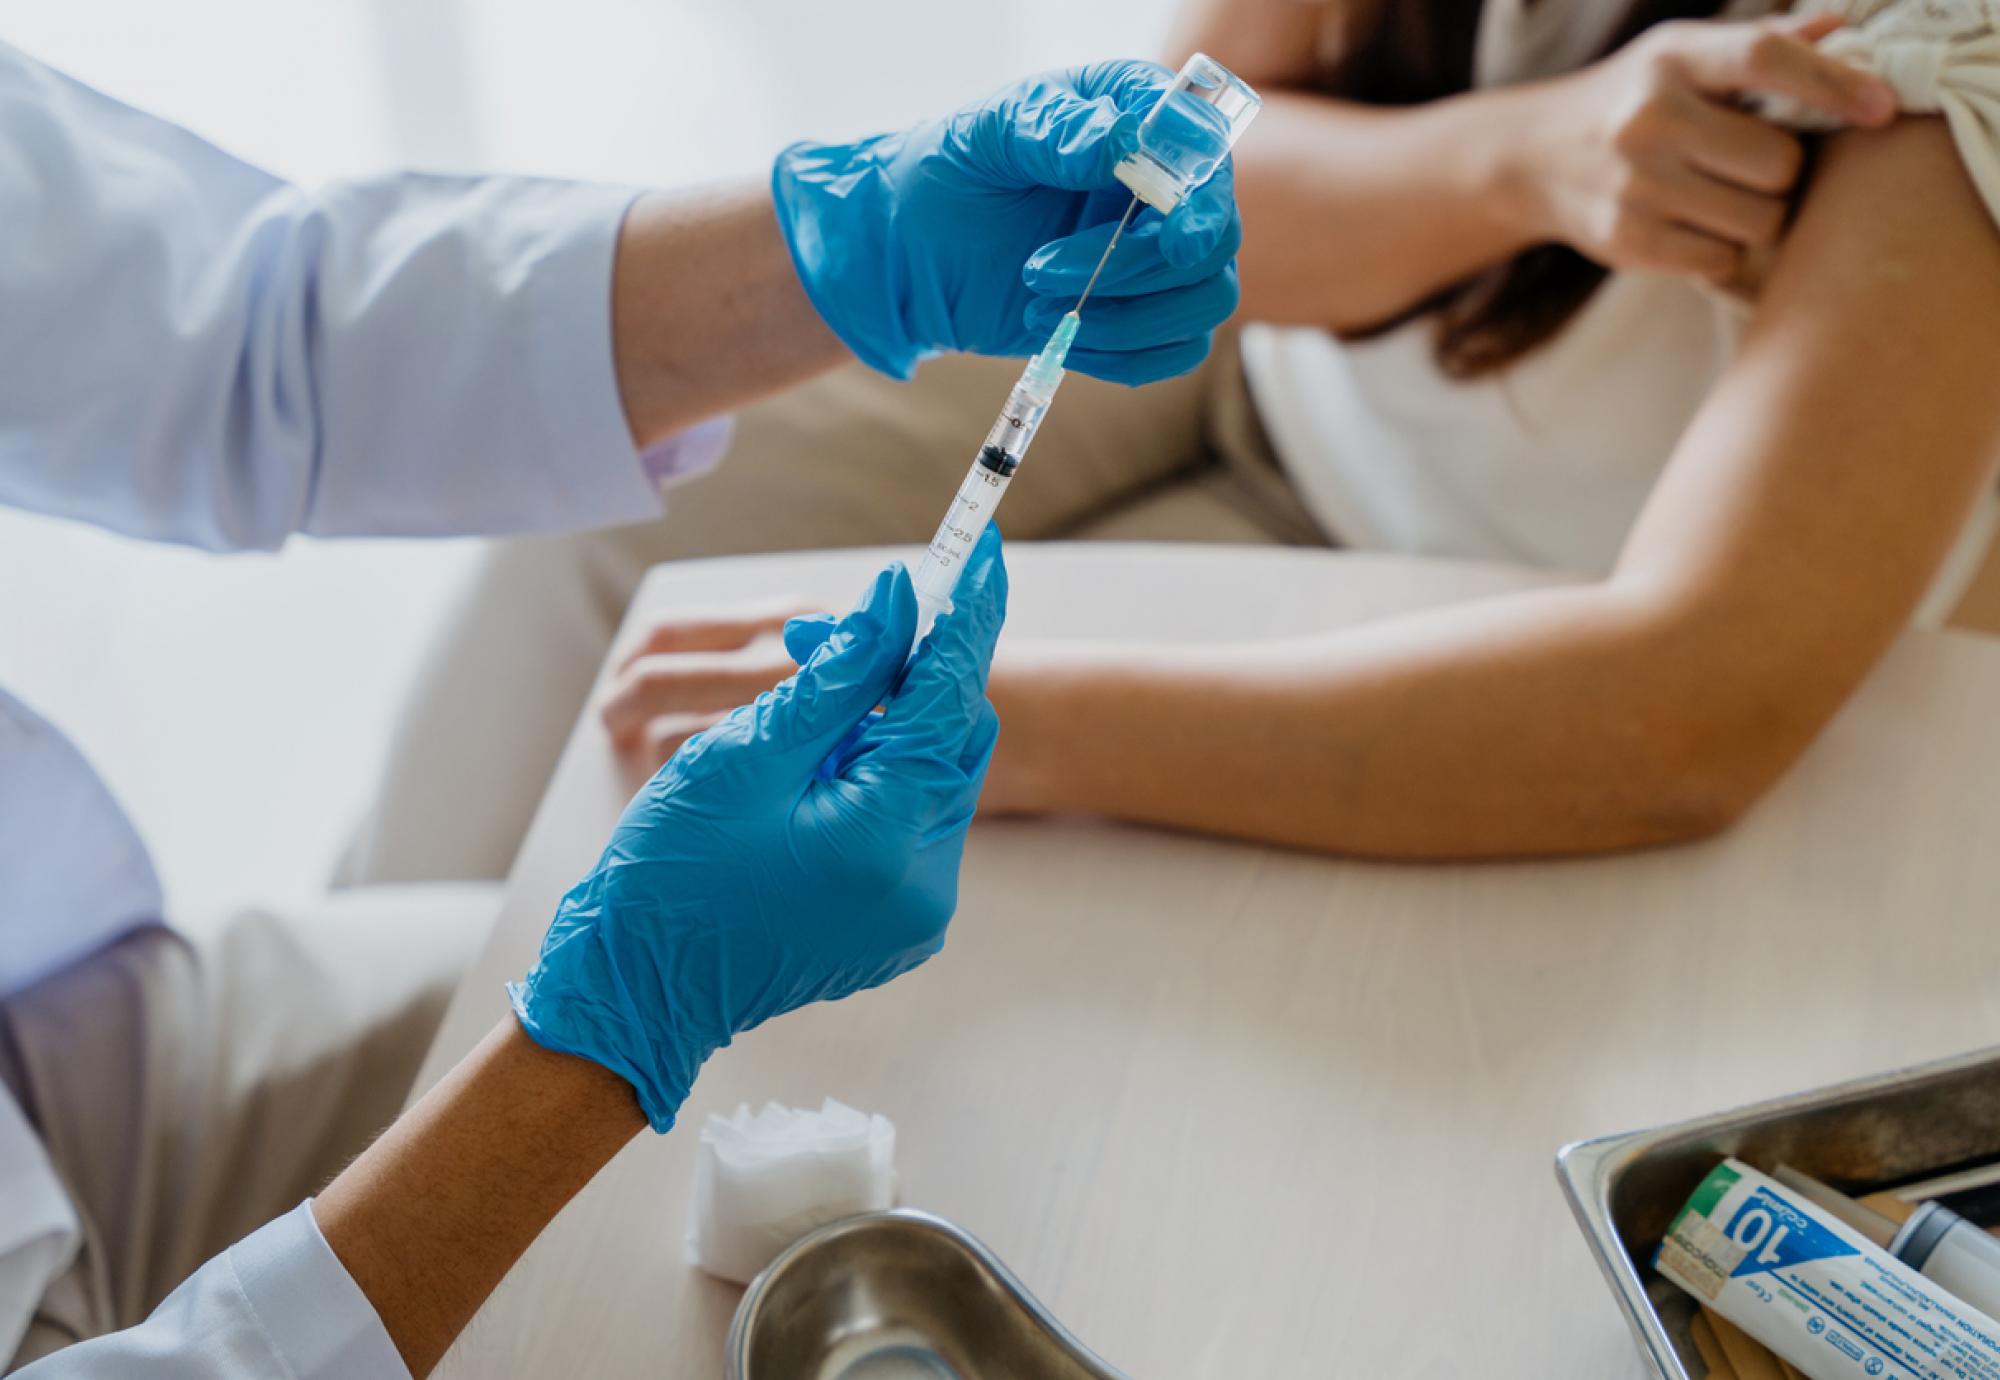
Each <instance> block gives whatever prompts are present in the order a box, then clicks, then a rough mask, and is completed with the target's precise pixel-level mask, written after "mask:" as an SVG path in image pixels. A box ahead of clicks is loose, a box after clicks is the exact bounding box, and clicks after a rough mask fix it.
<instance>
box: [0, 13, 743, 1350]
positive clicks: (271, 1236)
mask: <svg viewBox="0 0 2000 1380" xmlns="http://www.w3.org/2000/svg"><path fill="white" fill-rule="evenodd" d="M632 196H633V193H632V192H631V191H630V190H629V189H625V188H617V187H603V186H590V185H579V184H573V183H563V182H553V181H542V180H531V179H521V178H489V179H477V180H474V179H462V178H449V177H421V176H400V177H389V178H382V179H374V180H365V181H354V182H346V183H340V184H336V185H334V186H332V187H330V188H328V189H327V190H325V191H323V192H320V193H317V194H311V195H308V194H305V193H302V192H300V191H298V190H297V189H295V188H292V187H290V186H287V185H286V184H285V183H283V182H282V181H280V180H278V179H276V178H274V177H272V176H270V175H269V174H267V173H265V172H262V171H260V170H258V169H256V168H252V167H250V166H248V165H246V164H244V163H242V162H240V161H238V160H236V159H234V158H231V157H230V156H229V155H228V154H225V153H223V152H221V151H220V150H218V149H216V148H214V147H213V146H211V145H209V144H207V143H204V142H203V141H201V140H200V139H197V138H195V137H194V136H193V135H191V134H189V133H187V132H186V131H184V130H181V129H179V128H176V127H174V126H172V125H169V124H166V123H164V122H162V121H160V120H157V119H154V118H152V117H150V116H147V115H144V114H142V113H140V112H138V111H135V110H132V109H129V108H128V107H125V106H122V105H120V104H118V103H117V102H115V101H112V100H109V99H107V98H106V97H104V96H102V95H100V94H98V93H96V92H94V91H91V90H89V89H88V88H86V87H83V86H81V85H79V84H78V83H76V82H74V81H71V80H69V79H68V78H65V77H63V76H62V75H60V74H58V73H56V72H54V71H52V70H50V69H49V68H47V67H45V66H43V65H41V64H39V63H37V62H35V61H34V60H32V59H30V58H29V57H27V56H26V55H24V54H22V53H21V52H19V51H17V50H15V49H13V48H10V47H8V46H6V45H5V44H0V503H7V504H10V505H13V506H17V507H22V508H29V509H34V510H36V511H40V512H45V513H53V514H58V515H61V516H65V517H71V518H78V519H81V520H84V521H87V522H92V523H96V524H98V525H101V526H104V527H109V528H112V529H114V530H116V531H120V532H125V533H130V534H132V535H135V536H141V537H148V538H155V539H160V540H167V541H177V542H186V543H192V544H194V545H198V546H204V547H208V548H211V549H238V548H247V547H255V548H270V547H276V546H279V545H282V544H283V543H284V541H285V540H286V538H287V537H289V536H290V535H291V534H292V533H293V532H310V533H315V534H318V535H321V536H337V535H345V534H364V533H365V534H372V535H410V536H422V535H432V534H437V535H443V534H464V533H475V532H478V533H499V532H523V531H532V530H554V529H574V528H581V527H588V526H596V525H603V524H609V523H616V522H630V521H636V520H639V519H642V518H644V517H647V516H649V515H651V514H653V513H655V512H656V511H657V508H658V484H659V482H660V481H661V480H662V479H664V478H667V477H672V476H674V475H676V474H684V473H691V472H694V471H696V470H698V469H701V468H704V467H705V466H706V465H708V464H710V463H712V462H713V460H714V459H715V458H716V456H717V455H718V454H719V452H720V449H721V445H722V439H723V438H722V434H721V432H720V430H719V429H717V428H704V429H702V430H700V431H698V432H694V433H689V435H688V436H686V437H682V438H678V440H677V441H676V442H675V443H671V444H669V445H668V446H665V447H662V448H660V449H658V450H656V451H655V452H653V453H650V454H648V455H646V456H640V455H638V454H636V453H635V452H634V448H633V444H632V439H631V435H630V432H629V431H628V429H627V427H626V423H625V419H624V415H623V411H622V408H621V406H620V403H619V397H618V390H617V383H616V377H615V372H614V368H613V363H612V354H611V350H612V344H611V272H612V260H613V253H614V249H615V245H616V239H617V234H618V228H619V225H620V223H621V221H622V219H623V216H624V213H625V210H626V208H627V207H628V206H629V204H630V202H631V200H632ZM6 597H24V596H23V595H22V594H21V593H19V592H9V593H8V594H7V595H6ZM25 597H32V595H31V594H29V595H27V596H25ZM162 908H163V903H162V900H161V897H160V893H159V886H158V883H157V881H156V879H155V877H154V873H153V869H152V867H151V864H150V862H149V861H148V860H147V857H146V852H145V848H144V845H143V844H142V843H141V841H140V839H139V837H138V835H137V833H136V832H135V831H134V830H133V828H132V826H131V825H130V823H129V822H128V821H127V820H126V818H125V816H124V815H123V813H122V812H121V811H120V810H119V809H118V807H117V804H116V802H115V801H114V800H113V799H112V797H111V795H110V793H109V792H108V791H107V790H105V788H104V787H103V785H102V784H101V782H100V781H99V780H98V779H97V777H96V776H95V774H94V773H93V772H92V771H91V770H90V768H89V766H88V765H87V764H86V763H85V762H84V760H83V758H82V757H81V756H80V755H79V754H78V753H77V752H76V751H75V750H74V749H73V748H72V747H71V746H70V745H69V744H68V743H67V741H65V740H64V739H63V738H62V737H61V735H60V734H59V733H57V732H56V731H55V729H54V728H52V727H51V726H50V725H49V724H48V723H47V722H46V721H44V720H43V719H41V718H39V717H38V716H36V715H35V714H33V713H31V712H30V711H29V710H28V709H27V708H26V707H25V706H23V705H21V704H20V703H19V702H18V701H16V700H13V699H12V698H10V697H8V696H6V695H5V694H4V692H0V1000H4V999H5V998H6V997H7V996H8V995H9V994H10V993H13V992H17V991H19V990H21V989H22V988H23V987H25V986H27V985H28V984H30V983H32V982H34V981H36V980H37V979H39V978H41V977H43V976H46V975H47V974H49V973H51V972H54V971H56V970H58V969H60V968H62V967H64V966H66V965H68V964H72V963H78V962H85V963H87V962H89V961H90V955H91V954H93V953H94V952H96V951H98V950H101V949H102V948H103V947H104V946H105V945H106V944H107V943H109V942H111V941H112V940H113V939H115V938H117V937H118V936H119V935H121V934H123V933H125V932H127V931H128V930H130V929H131V928H132V927H134V926H135V925H140V924H146V923H157V922H158V921H160V920H161V919H163V918H164V917H163V916H162ZM76 1245H77V1220H76V1216H75V1213H74V1210H73V1209H72V1207H71V1205H70V1203H69V1201H68V1199H67V1198H66V1197H65V1195H64V1192H63V1188H62V1185H61V1183H60V1182H59V1180H58V1179H57V1177H56V1175H55V1173H54V1171H53V1168H52V1166H51V1165H50V1164H49V1162H48V1159H47V1157H46V1156H45V1155H44V1153H43V1152H42V1149H41V1146H40V1145H39V1143H38V1142H37V1141H36V1139H35V1136H34V1132H33V1129H32V1127H31V1126H30V1124H29V1123H28V1121H27V1119H26V1118H25V1116H24V1115H23V1113H22V1111H21V1109H20V1108H19V1107H17V1106H16V1105H15V1104H14V1102H13V1101H12V1100H11V1098H9V1097H8V1096H7V1094H6V1093H5V1091H4V1090H0V1362H4V1358H5V1357H7V1356H9V1355H11V1354H12V1353H13V1350H14V1347H15V1345H16V1344H17V1343H18V1340H19V1338H20V1337H21V1335H22V1333H23V1331H24V1330H25V1328H26V1325H27V1322H28V1320H29V1318H30V1317H31V1316H32V1314H33V1311H34V1309H35V1306H36V1303H37V1301H38V1300H39V1299H40V1298H41V1296H42V1293H43V1291H44V1290H45V1289H46V1287H47V1286H48V1284H49V1282H50V1281H51V1280H52V1279H53V1278H55V1277H56V1276H57V1275H58V1274H59V1273H60V1272H61V1271H62V1270H63V1269H65V1268H66V1267H67V1265H68V1263H69V1261H70V1259H71V1258H72V1256H73V1254H74V1251H75V1249H76ZM404 1373H405V1372H404V1369H403V1366H402V1364H401V1362H400V1361H399V1360H398V1359H397V1357H396V1354H395V1350H394V1348H393V1347H392V1346H391V1345H390V1343H389V1339H388V1337H387V1335H386V1334H385V1333H384V1332H383V1330H382V1327H381V1325H380V1322H379V1321H378V1320H377V1319H376V1317H375V1314H374V1311H373V1310H372V1308H370V1306H369V1304H368V1302H367V1300H366V1298H365V1297H364V1296H363V1295H362V1293H361V1291H360V1290H359V1288H357V1287H356V1286H355V1284H354V1282H353V1281H352V1280H351V1279H350V1278H349V1277H348V1276H347V1273H346V1271H345V1270H344V1269H342V1267H341V1265H340V1263H339V1261H338V1260H337V1259H336V1258H335V1257H334V1255H333V1254H332V1252H331V1251H330V1250H329V1249H328V1248H327V1245H326V1242H325V1240H324V1239H323V1238H322V1237H321V1236H320V1233H319V1230H318V1228H317V1226H316V1225H315V1224H314V1222H313V1219H312V1215H311V1211H310V1207H309V1205H301V1207H300V1208H299V1209H298V1210H297V1211H295V1212H293V1213H291V1214H290V1215H288V1216H286V1217H284V1218H281V1219H279V1220H278V1221H276V1222H274V1223H272V1224H270V1225H269V1226H267V1227H265V1228H263V1229H262V1230H261V1231H259V1232H257V1233H255V1234H253V1235H252V1236H250V1237H249V1238H246V1239H245V1240H244V1241H242V1242H240V1243H238V1244H237V1245H236V1246H235V1247H233V1248H232V1249H231V1250H229V1251H228V1252H227V1253H226V1254H225V1255H224V1256H222V1257H219V1258H217V1259H216V1260H214V1261H212V1262H210V1263H209V1264H208V1265H207V1266H206V1267H205V1268H204V1269H202V1270H201V1271H200V1272H199V1273H198V1274H197V1275H195V1276H194V1277H193V1278H192V1279H190V1280H189V1281H188V1282H187V1283H186V1284H184V1285H183V1286H182V1287H181V1288H180V1289H179V1290H178V1291H177V1292H176V1293H175V1294H174V1295H173V1296H172V1297H171V1298H169V1299H168V1300H167V1301H166V1302H165V1303H164V1304H162V1305H161V1307H160V1308H159V1310H158V1311H157V1312H156V1313H154V1315H153V1316H152V1317H151V1318H150V1319H148V1320H147V1321H146V1322H145V1323H144V1324H143V1325H142V1326H140V1327H137V1328H134V1329H132V1330H130V1331H128V1332H123V1333H118V1334H115V1335H112V1336H108V1337H103V1338H99V1339H97V1340H94V1341H89V1342H85V1343H82V1344H79V1345H76V1346H72V1347H70V1348H68V1349H67V1350H64V1351H61V1352H58V1353H56V1354H54V1355H52V1356H50V1357H48V1358H47V1359H45V1360H43V1361H41V1362H38V1363H36V1364H35V1365H32V1366H30V1367H29V1368H28V1369H27V1370H25V1371H23V1372H21V1374H23V1375H31V1376H33V1377H35V1378H36V1380H59V1378H60V1377H68V1376H85V1375H88V1376H126V1375H131V1376H139V1375H144V1376H147V1377H151V1378H153V1380H161V1378H165V1380H182V1378H184V1377H185V1378H188V1380H191V1378H192V1377H214V1378H216V1380H221V1378H222V1377H250V1376H257V1377H264V1376H276V1375H285V1376H292V1377H298V1380H341V1378H344V1377H356V1378H357V1380H358V1378H359V1377H364V1376H365V1377H369V1378H370V1380H375V1378H376V1377H382V1376H396V1375H402V1374H404Z"/></svg>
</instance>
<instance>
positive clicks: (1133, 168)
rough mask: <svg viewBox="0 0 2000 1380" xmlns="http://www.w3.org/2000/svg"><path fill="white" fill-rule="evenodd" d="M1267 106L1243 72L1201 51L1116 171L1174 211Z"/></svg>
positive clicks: (1151, 201)
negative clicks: (1232, 69)
mask: <svg viewBox="0 0 2000 1380" xmlns="http://www.w3.org/2000/svg"><path fill="white" fill-rule="evenodd" d="M1263 108H1264V101H1263V98H1262V97H1260V96H1259V95H1258V94H1257V93H1256V92H1255V91H1252V90H1251V89H1250V87H1249V84H1248V83H1246V82H1245V81H1243V79H1242V78H1240V77H1238V76H1237V75H1236V74H1235V73H1234V72H1231V71H1230V70H1229V69H1228V68H1227V67H1224V66H1223V65H1222V64H1221V63H1219V62H1217V61H1216V60H1215V59H1214V58H1212V57H1210V56H1209V55H1208V54H1206V53H1196V54H1195V55H1194V56H1193V57H1191V58H1189V59H1188V60H1187V66H1185V67H1183V68H1181V70H1180V75H1179V76H1177V77H1175V78H1174V84H1173V86H1172V87H1171V88H1169V90H1168V91H1167V94H1166V95H1164V96H1162V97H1161V98H1160V101H1159V104H1157V105H1155V106H1154V107H1153V109H1152V111H1151V113H1150V114H1148V115H1147V116H1146V118H1145V120H1144V121H1143V122H1142V123H1141V124H1140V126H1139V141H1138V147H1137V148H1135V149H1133V150H1132V152H1131V153H1128V154H1127V155H1125V157H1124V158H1122V159H1120V160H1119V162H1118V166H1117V167H1116V168H1114V169H1113V170H1112V171H1113V175H1114V176H1116V177H1117V179H1118V180H1119V181H1120V182H1123V183H1124V184H1125V185H1126V186H1127V187H1129V188H1131V189H1132V194H1133V195H1134V196H1136V197H1138V198H1139V200H1141V201H1143V202H1145V203H1146V204H1147V205H1148V206H1150V207H1152V208H1153V209H1154V210H1156V211H1158V212H1159V213H1160V214H1161V215H1163V216H1164V215H1170V214H1171V213H1172V212H1173V209H1174V208H1175V207H1176V206H1178V205H1180V204H1181V199H1182V198H1183V197H1185V196H1186V195H1187V194H1188V193H1189V192H1191V191H1193V190H1194V189H1195V188H1197V187H1199V186H1200V185H1201V184H1202V183H1204V182H1206V181H1208V179H1209V177H1210V176H1211V175H1213V174H1214V172H1215V170H1216V168H1217V166H1219V165H1220V164H1221V162H1222V160H1223V159H1225V158H1227V157H1228V156H1229V150H1230V149H1232V148H1234V147H1235V145H1236V141H1237V140H1238V139H1240V138H1242V137H1243V131H1244V130H1246V129H1248V128H1249V127H1250V122H1251V121H1252V120H1254V119H1256V118H1257V112H1258V111H1259V110H1262V109H1263Z"/></svg>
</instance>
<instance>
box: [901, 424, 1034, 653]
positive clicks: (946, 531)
mask: <svg viewBox="0 0 2000 1380" xmlns="http://www.w3.org/2000/svg"><path fill="white" fill-rule="evenodd" d="M1018 463H1019V462H1018V461H1016V462H1012V463H1009V462H1008V461H1007V460H1006V457H1005V456H1004V455H1002V454H1001V453H1000V452H998V451H997V450H996V449H995V448H994V447H992V446H987V447H985V448H983V449H982V450H981V451H980V452H979V458H978V459H976V460H974V461H973V462H972V468H971V469H969V470H967V471H966V472H965V478H964V480H963V481H961V482H960V484H959V486H958V493H957V494H956V495H955V496H954V497H953V498H952V501H951V507H950V508H948V509H946V510H945V515H944V521H943V522H941V523H939V524H938V529H937V535H936V536H934V537H932V538H931V544H930V546H929V547H928V548H926V549H925V551H924V558H923V560H922V561H921V562H920V563H919V564H918V566H917V573H916V574H915V575H914V576H912V577H911V583H912V584H914V585H915V586H916V589H917V640H918V641H919V642H921V641H923V639H924V637H925V635H926V634H928V633H929V632H930V630H931V624H933V623H935V622H936V621H937V619H938V615H939V614H941V613H943V612H944V611H945V610H946V609H948V608H950V607H951V592H952V590H953V589H955V588H956V587H957V585H958V577H959V574H960V572H962V571H963V570H964V569H965V562H966V559H967V558H968V557H970V556H971V555H972V548H973V547H975V546H977V545H978V544H979V538H980V534H981V533H983V532H985V530H986V528H987V526H988V524H990V523H991V522H992V521H993V510H994V509H996V508H998V507H999V506H1000V499H1001V497H1002V496H1003V495H1005V494H1006V492H1007V486H1008V485H1009V484H1011V483H1013V481H1014V469H1015V467H1016V465H1017V464H1018Z"/></svg>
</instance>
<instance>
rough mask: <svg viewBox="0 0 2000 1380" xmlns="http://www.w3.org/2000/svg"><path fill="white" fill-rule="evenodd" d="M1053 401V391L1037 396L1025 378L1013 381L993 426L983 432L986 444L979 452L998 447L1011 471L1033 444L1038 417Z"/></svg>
mask: <svg viewBox="0 0 2000 1380" xmlns="http://www.w3.org/2000/svg"><path fill="white" fill-rule="evenodd" d="M1053 401H1055V394H1054V393H1053V392H1051V393H1050V394H1049V395H1048V396H1047V397H1040V396H1037V395H1036V394H1035V393H1034V392H1032V391H1031V390H1030V389H1029V388H1028V386H1027V384H1026V383H1025V382H1023V383H1017V384H1015V385H1014V391H1013V392H1011V393H1009V394H1008V395H1007V405H1006V406H1005V407H1003V408H1001V409H1000V415H999V416H998V417H996V418H994V421H993V429H992V430H991V431H989V432H987V433H986V444H985V445H984V446H983V447H981V449H980V454H982V455H984V454H985V453H986V452H987V451H998V452H999V453H1000V454H1002V455H1004V456H1006V457H1007V459H1008V461H1009V473H1010V475H1011V473H1012V467H1013V466H1015V465H1019V464H1020V463H1021V460H1022V458H1023V457H1024V456H1026V455H1027V453H1028V447H1029V446H1031V445H1033V444H1034V440H1035V433H1036V432H1037V431H1039V430H1041V426H1042V418H1044V417H1046V416H1048V415H1049V404H1050V403H1051V402H1053Z"/></svg>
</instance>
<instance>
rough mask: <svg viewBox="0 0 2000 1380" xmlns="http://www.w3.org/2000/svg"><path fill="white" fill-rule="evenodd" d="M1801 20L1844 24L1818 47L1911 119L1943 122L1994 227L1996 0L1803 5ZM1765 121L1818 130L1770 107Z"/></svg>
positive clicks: (1999, 85)
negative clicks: (1891, 93) (1861, 73)
mask: <svg viewBox="0 0 2000 1380" xmlns="http://www.w3.org/2000/svg"><path fill="white" fill-rule="evenodd" d="M1798 12H1799V13H1801V14H1837V15H1839V16H1840V17H1841V18H1843V19H1845V20H1846V21H1847V25H1846V27H1845V28H1841V29H1838V30H1836V31H1834V32H1833V33H1832V34H1829V35H1828V36H1827V37H1826V38H1824V39H1822V40H1821V42H1820V47H1821V48H1822V49H1823V50H1824V51H1826V52H1828V53H1831V54H1834V55H1835V56H1838V57H1841V58H1843V59H1845V60H1847V61H1849V62H1852V63H1854V64H1855V65H1856V66H1858V67H1864V68H1866V69H1868V70H1869V71H1871V72H1874V73H1876V74H1877V75H1879V76H1881V77H1882V79H1883V80H1884V81H1886V82H1888V84H1889V85H1890V87H1892V88H1893V89H1894V90H1895V92H1896V98H1897V102H1898V103H1899V104H1900V105H1901V107H1902V109H1903V111H1904V113H1906V114H1910V115H1937V116H1942V117H1943V118H1944V120H1945V122H1946V124H1947V126H1948V127H1949V129H1950V132H1951V138H1952V142H1953V144H1954V145H1955V147H1956V149H1957V152H1958V157H1959V160H1960V161H1961V162H1962V163H1963V164H1964V167H1965V171H1966V173H1967V174H1968V175H1969V176H1970V177H1971V179H1972V182H1973V185H1974V187H1975V188H1977V189H1978V191H1979V194H1980V198H1981V200H1983V201H1984V202H1985V203H1986V208H1987V211H1988V213H1989V214H1990V215H1992V216H1993V218H1994V219H1995V220H1996V221H2000V0H1802V3H1801V4H1800V5H1799V6H1798ZM1765 113H1766V114H1768V115H1769V116H1771V118H1773V119H1776V120H1778V121H1779V122H1780V123H1783V124H1789V125H1792V126H1794V127H1796V128H1802V129H1810V128H1825V126H1824V125H1823V124H1816V122H1815V121H1814V120H1813V119H1812V118H1811V117H1809V116H1808V115H1807V114H1806V112H1805V111H1803V110H1802V109H1800V108H1799V107H1797V106H1796V105H1793V104H1790V103H1788V102H1783V101H1773V102H1771V103H1770V104H1769V105H1768V106H1767V108H1766V112H1765Z"/></svg>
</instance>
